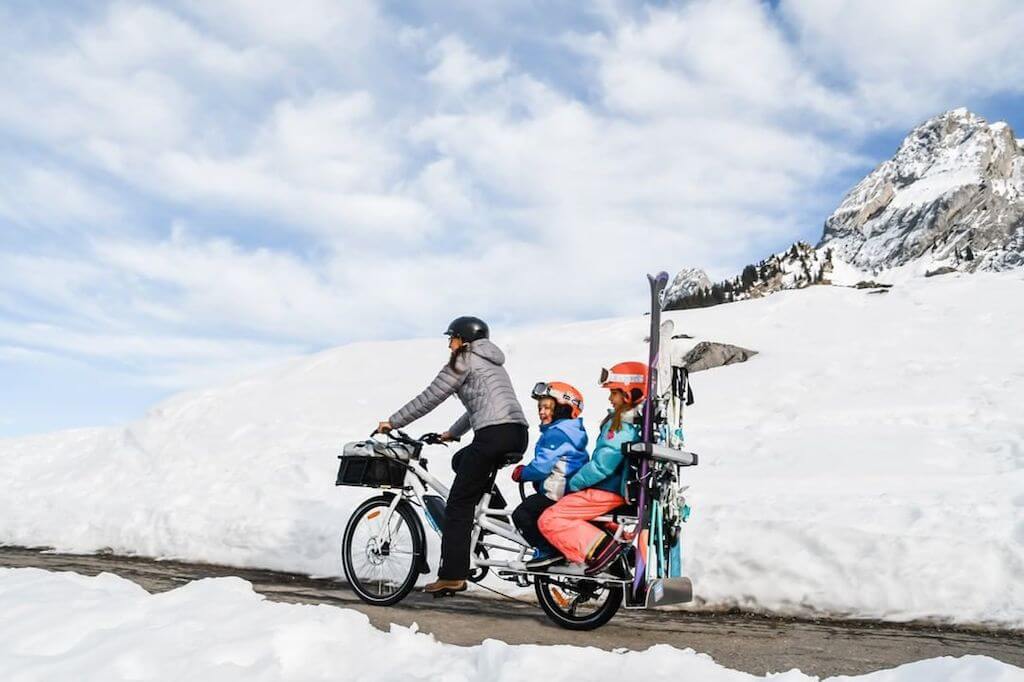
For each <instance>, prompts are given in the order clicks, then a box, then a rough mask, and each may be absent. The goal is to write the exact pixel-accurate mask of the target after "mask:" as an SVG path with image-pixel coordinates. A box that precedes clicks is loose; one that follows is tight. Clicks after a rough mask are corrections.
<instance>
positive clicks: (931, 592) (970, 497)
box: [0, 271, 1024, 656]
mask: <svg viewBox="0 0 1024 682" xmlns="http://www.w3.org/2000/svg"><path fill="white" fill-rule="evenodd" d="M641 285H642V284H641ZM1022 300H1024V273H1022V272H1021V271H1014V272H1009V273H1002V274H989V273H985V274H975V275H970V276H965V275H948V276H945V277H938V278H930V279H914V280H909V281H907V282H904V283H902V284H900V285H898V286H896V287H894V288H893V289H892V290H890V291H889V292H888V293H881V294H879V293H870V292H868V291H862V290H854V289H848V288H840V287H825V286H818V287H810V288H807V289H803V290H799V291H787V292H782V293H779V294H776V295H773V296H770V297H767V298H763V299H757V300H751V301H745V302H741V303H735V304H730V305H725V306H716V307H714V308H705V309H697V310H687V311H679V312H674V313H671V314H670V315H669V316H670V317H671V318H672V319H674V320H675V323H676V330H677V332H685V333H686V334H690V335H692V336H693V337H694V339H692V340H685V339H680V340H679V341H677V342H676V345H675V346H674V348H673V349H672V352H673V355H675V356H677V357H678V356H680V355H681V354H682V353H684V352H685V351H686V350H688V349H689V348H690V347H691V346H692V345H693V344H695V343H696V342H698V341H701V340H711V341H720V342H725V343H733V344H737V345H740V346H743V347H746V348H751V349H754V350H757V351H759V354H758V355H757V356H756V357H755V358H754V359H753V360H751V361H749V362H746V363H743V364H739V365H732V366H728V367H723V368H718V369H713V370H710V371H707V372H702V373H699V374H696V375H694V377H693V382H694V389H695V392H696V399H697V402H696V404H695V405H694V406H693V407H692V408H690V409H689V412H688V415H687V419H688V424H689V426H688V434H687V435H688V441H689V447H691V448H692V449H693V450H695V451H697V452H699V453H700V454H701V464H700V466H698V467H694V468H692V469H690V470H689V476H690V479H691V480H690V481H689V483H690V484H691V485H692V488H691V490H690V491H689V492H688V494H687V495H688V500H689V502H690V504H691V506H692V507H693V510H694V513H693V516H692V517H691V520H690V522H689V523H688V524H687V526H686V528H685V557H686V558H685V561H686V569H687V573H688V574H689V575H691V576H692V578H693V580H694V585H695V593H696V598H697V601H696V603H695V604H694V605H693V606H692V608H701V609H720V608H728V607H742V608H744V609H750V610H755V611H766V612H773V613H781V614H801V615H812V614H830V615H835V616H847V617H858V618H881V619H885V620H891V621H905V620H909V619H927V620H932V621H943V622H957V623H984V624H989V625H993V626H1000V627H1012V628H1021V627H1024V581H1022V580H1021V576H1022V575H1024V419H1022V418H1021V410H1020V405H1021V404H1022V403H1024V315H1022V314H1021V313H1022V312H1024V309H1022V307H1021V301H1022ZM646 333H647V318H646V317H643V316H641V315H637V316H636V317H633V318H623V319H613V320H602V321H594V322H585V323H574V324H566V325H559V326H546V327H536V328H529V329H518V330H506V329H501V328H498V329H496V330H494V339H495V341H496V342H497V343H498V344H499V345H500V346H501V347H503V348H504V349H505V350H506V352H507V355H508V368H509V370H510V372H511V375H512V377H513V380H514V382H515V384H516V386H517V387H518V388H519V390H520V398H521V400H522V401H523V403H524V405H526V406H531V405H532V403H531V401H530V399H529V393H528V391H529V387H530V386H532V385H533V384H534V382H535V381H537V380H540V379H562V380H566V381H569V382H572V383H573V384H575V385H577V386H579V387H580V388H581V389H582V390H583V391H584V394H585V396H586V399H587V406H586V411H585V416H586V418H587V425H588V428H589V430H590V432H591V433H592V434H593V433H594V430H595V427H596V424H597V422H598V420H599V419H600V417H601V416H602V414H603V412H604V408H605V406H606V403H605V395H606V394H605V392H603V391H601V390H600V389H599V388H598V387H597V385H596V383H597V375H598V370H599V368H600V367H602V366H608V365H610V364H611V363H614V362H616V361H620V360H628V359H642V358H643V357H644V356H645V355H644V354H645V349H646V345H645V343H644V338H645V336H646ZM446 353H447V350H446V348H445V342H444V338H443V337H442V336H440V335H438V337H437V338H430V339H419V340H411V341H394V342H385V343H356V344H352V345H348V346H344V347H341V348H337V349H333V350H329V351H325V352H322V353H319V354H317V355H313V356H310V357H306V358H301V359H297V360H294V361H292V362H290V363H288V364H286V365H284V366H282V367H280V368H278V369H276V370H274V371H270V372H264V373H262V374H259V375H256V376H253V377H251V378H249V379H247V380H245V381H240V382H237V383H233V384H230V385H226V386H220V387H216V388H210V389H207V390H202V391H196V392H192V393H188V394H183V395H179V396H177V397H174V398H172V399H170V400H168V401H166V402H164V403H163V404H161V405H159V406H157V407H155V408H153V409H152V410H151V411H150V413H149V414H148V415H147V416H146V417H145V418H144V419H141V420H139V421H138V422H135V423H132V424H129V425H128V426H126V427H124V428H117V429H91V430H79V431H70V432H65V433H55V434H50V435H45V436H39V437H33V438H22V439H8V440H4V441H0V480H3V481H4V494H3V495H2V496H0V542H5V543H11V544H22V545H50V546H54V547H56V548H58V549H61V550H70V551H93V550H98V549H102V548H109V549H112V550H114V551H117V552H122V553H138V554H143V555H149V556H157V557H177V558H184V559H193V560H205V561H212V562H219V563H228V564H234V565H242V566H255V567H266V568H272V569H283V570H291V571H300V572H305V573H309V574H315V575H322V576H323V575H327V576H333V575H339V574H340V567H339V565H338V560H337V557H338V553H339V539H340V535H341V531H342V529H343V527H344V524H345V522H346V519H347V517H348V513H349V511H350V510H351V509H352V508H353V506H354V505H355V504H357V503H358V502H359V501H361V500H362V499H364V498H366V497H368V496H370V495H372V494H373V491H370V490H363V489H358V488H335V487H334V485H333V483H334V477H335V472H336V466H337V460H336V458H335V455H336V454H337V453H338V452H340V449H341V445H342V443H343V442H345V441H347V440H353V439H359V438H364V437H366V435H367V434H368V433H369V432H370V430H371V429H372V428H373V427H374V426H375V424H376V422H377V421H378V420H380V419H384V418H386V417H387V415H389V414H390V413H391V412H392V411H393V410H394V409H395V408H397V407H398V406H399V405H401V404H402V403H403V402H404V401H405V400H407V399H408V398H410V397H411V396H412V395H414V393H415V392H417V391H419V390H420V389H421V388H422V387H423V386H425V385H426V384H427V382H428V381H429V380H430V379H431V378H432V377H433V375H434V373H435V372H436V371H437V369H438V368H439V367H440V365H441V364H442V363H443V362H444V360H445V357H446ZM458 413H459V412H458V407H457V404H456V401H454V400H453V401H450V404H447V405H445V406H444V407H443V408H442V409H441V410H439V411H438V412H437V413H435V414H432V415H430V416H429V417H428V418H425V419H424V420H422V423H417V424H416V425H415V427H416V428H414V429H413V431H414V432H415V433H421V432H423V431H427V430H440V429H443V428H445V427H447V426H448V425H449V424H450V423H451V421H452V420H453V419H454V418H455V417H456V416H457V414H458ZM534 434H536V430H534ZM433 450H435V451H437V452H435V453H434V454H432V455H431V456H430V460H431V468H432V469H433V470H435V471H438V472H445V473H446V475H448V457H449V453H447V452H446V451H444V450H443V448H433ZM500 480H501V481H502V485H503V486H504V487H505V492H506V494H507V496H508V497H510V498H512V497H513V496H515V493H514V492H513V491H514V488H513V486H512V484H511V481H509V479H508V473H507V472H503V473H502V475H501V479H500ZM432 552H433V554H432V556H431V565H432V566H435V567H436V561H437V559H436V541H434V545H433V546H432ZM195 589H206V588H195ZM154 599H157V598H154ZM168 599H174V598H173V597H169V598H168ZM154 603H156V602H154ZM268 608H269V607H268ZM310 613H313V611H310ZM336 617H337V618H342V616H336ZM349 617H350V616H344V618H349ZM351 617H352V618H355V616H351ZM651 655H652V656H660V655H669V654H661V653H658V654H651ZM671 655H673V656H675V655H676V654H671Z"/></svg>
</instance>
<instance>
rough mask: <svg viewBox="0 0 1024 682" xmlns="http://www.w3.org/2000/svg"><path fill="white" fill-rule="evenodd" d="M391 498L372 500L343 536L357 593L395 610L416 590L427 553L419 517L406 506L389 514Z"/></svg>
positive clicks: (344, 564)
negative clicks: (396, 606)
mask: <svg viewBox="0 0 1024 682" xmlns="http://www.w3.org/2000/svg"><path fill="white" fill-rule="evenodd" d="M390 506H391V497H389V496H385V495H381V496H379V497H373V498H370V499H369V500H366V501H365V502H363V503H362V504H361V505H359V506H358V507H357V508H356V510H355V511H354V512H353V513H352V517H351V518H350V519H349V520H348V525H347V526H345V534H344V535H343V536H342V547H341V561H342V568H343V569H344V571H345V578H346V579H347V580H348V583H349V585H351V586H352V590H353V591H354V592H355V593H356V596H358V597H359V598H360V599H361V600H363V601H364V602H366V603H367V604H373V605H375V606H391V605H392V604H397V603H398V602H400V601H402V600H403V599H405V597H406V596H407V595H408V594H409V593H410V592H412V589H413V588H414V587H415V586H416V579H417V578H418V577H419V574H420V571H419V568H420V562H421V559H422V557H423V554H424V552H425V551H426V547H425V546H424V545H425V543H424V540H423V537H424V533H423V529H422V525H421V524H420V520H419V517H418V516H416V512H415V511H414V510H413V508H412V506H411V505H409V503H408V502H406V501H405V500H400V501H399V502H398V506H397V507H396V508H395V511H394V513H392V514H390V517H389V514H388V508H389V507H390Z"/></svg>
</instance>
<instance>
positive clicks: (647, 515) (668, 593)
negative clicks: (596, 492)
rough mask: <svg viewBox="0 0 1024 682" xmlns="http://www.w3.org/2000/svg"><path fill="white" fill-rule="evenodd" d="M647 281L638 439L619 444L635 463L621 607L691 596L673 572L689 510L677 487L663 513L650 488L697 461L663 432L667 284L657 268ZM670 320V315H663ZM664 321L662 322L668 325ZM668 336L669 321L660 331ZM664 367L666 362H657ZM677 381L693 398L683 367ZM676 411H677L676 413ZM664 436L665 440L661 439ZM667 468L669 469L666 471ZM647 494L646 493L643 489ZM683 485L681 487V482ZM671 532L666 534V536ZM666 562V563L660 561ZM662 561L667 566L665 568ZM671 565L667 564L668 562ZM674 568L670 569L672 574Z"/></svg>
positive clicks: (677, 438) (671, 377)
mask: <svg viewBox="0 0 1024 682" xmlns="http://www.w3.org/2000/svg"><path fill="white" fill-rule="evenodd" d="M647 280H648V283H649V284H650V294H651V316H650V323H651V330H650V336H649V337H648V341H649V349H648V350H649V353H648V362H647V369H648V373H647V395H646V397H645V399H644V405H643V429H642V431H641V440H639V441H636V442H633V443H626V444H624V445H623V446H622V453H623V455H625V456H629V457H632V458H633V461H634V462H635V463H636V465H635V469H634V470H635V472H636V481H637V483H638V486H637V488H638V489H637V493H636V504H637V533H636V540H635V543H636V544H635V546H634V549H635V558H634V571H633V580H632V584H631V585H628V586H627V588H631V589H626V591H625V592H626V594H625V597H626V599H625V606H626V608H634V609H638V608H650V607H652V606H667V605H669V604H683V603H686V602H689V601H691V600H692V599H693V583H692V581H691V580H690V578H688V577H685V576H682V575H680V574H679V573H676V572H675V570H679V571H680V572H681V561H682V557H681V555H680V554H679V551H680V550H679V539H678V538H679V536H678V533H679V532H680V531H679V526H678V524H681V523H682V522H684V521H686V519H687V517H688V516H689V507H687V506H686V505H685V499H684V498H682V497H681V495H679V491H678V490H677V491H676V492H675V493H674V494H671V495H669V496H668V498H667V499H668V500H670V502H669V504H670V506H671V507H676V506H677V505H678V515H670V516H668V517H666V516H665V513H666V512H665V502H666V498H665V497H664V496H663V495H662V494H661V492H660V491H658V492H656V491H655V488H654V487H652V486H653V485H655V481H656V480H663V477H664V475H665V474H666V473H668V475H669V476H670V477H672V480H673V481H674V483H676V484H678V480H679V479H678V475H679V471H680V469H681V468H682V467H688V466H695V465H696V464H697V462H698V461H699V457H698V456H697V454H696V453H693V452H688V451H686V450H683V449H681V448H679V447H678V446H679V445H681V444H682V432H681V431H679V432H678V433H675V432H673V433H672V434H668V435H667V434H665V433H663V431H664V430H665V429H664V423H665V421H666V417H667V416H668V415H667V414H666V412H667V407H668V406H667V405H666V404H665V403H664V402H663V400H662V396H661V392H660V391H659V388H660V387H659V374H661V373H662V372H659V368H660V367H661V362H662V360H663V359H662V358H661V357H660V355H661V352H662V351H665V350H667V347H666V348H661V336H662V332H663V331H666V330H665V329H663V328H662V322H661V297H662V294H663V293H664V291H665V287H666V286H667V284H668V274H667V273H665V272H660V273H658V274H657V275H647ZM668 322H670V321H668ZM668 322H666V324H667V325H668ZM666 334H667V336H668V337H669V338H670V337H671V326H669V327H668V330H667V331H666ZM664 361H667V362H669V363H671V357H667V358H664ZM663 369H666V368H663ZM667 369H669V372H668V376H666V377H664V380H665V381H671V382H672V386H673V387H674V386H675V382H676V381H678V379H677V378H676V376H675V371H674V368H667ZM683 371H684V374H683V377H682V381H683V382H684V385H685V386H686V388H685V389H684V392H683V394H682V396H681V398H682V401H683V404H684V405H688V404H691V403H692V402H693V399H692V393H689V386H688V384H689V382H688V381H687V379H688V377H686V375H685V370H683ZM679 416H680V417H681V414H680V415H679ZM666 440H668V442H667V443H666V442H665V441H666ZM669 472H671V473H669ZM649 488H650V492H651V493H652V494H650V495H649V494H648V492H649V490H648V489H649ZM684 490H685V488H684ZM666 519H669V520H670V521H669V523H670V524H671V525H670V532H671V533H673V534H674V537H675V540H674V544H672V543H669V542H666V536H665V528H664V527H663V524H664V522H665V521H666ZM670 537H671V536H670ZM666 562H667V563H666ZM666 565H668V566H669V567H670V568H669V570H665V567H666ZM673 565H674V566H675V567H676V568H675V569H674V568H671V567H672V566H673ZM673 573H674V575H673Z"/></svg>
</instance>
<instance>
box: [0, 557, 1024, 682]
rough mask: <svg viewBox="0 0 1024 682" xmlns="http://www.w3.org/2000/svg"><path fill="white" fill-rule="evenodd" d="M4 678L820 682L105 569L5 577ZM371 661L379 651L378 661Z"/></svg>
mask: <svg viewBox="0 0 1024 682" xmlns="http://www.w3.org/2000/svg"><path fill="white" fill-rule="evenodd" d="M0 612H2V613H3V614H4V615H5V616H6V617H5V618H3V619H0V670H3V671H4V672H5V675H4V679H5V680H26V681H28V680H75V681H76V682H87V681H93V680H95V681H102V682H114V681H116V680H189V681H190V682H207V681H209V682H230V681H232V680H239V681H244V682H270V681H272V680H274V681H277V680H280V681H287V680H296V681H299V680H301V681H302V682H315V681H316V680H330V681H332V682H333V681H335V680H360V681H364V682H374V681H383V680H387V681H389V682H390V681H393V680H445V681H446V682H462V681H463V680H466V681H473V682H476V680H494V681H500V682H519V681H522V682H534V681H535V680H537V679H544V680H550V681H551V682H560V681H562V680H579V679H580V678H581V671H586V679H587V680H589V681H590V682H601V681H603V680H615V681H618V680H623V679H642V680H647V681H649V682H661V681H666V682H667V681H669V680H672V681H673V682H676V681H678V680H701V682H739V681H741V680H742V681H753V680H764V679H774V680H785V681H786V682H817V680H818V678H817V677H812V676H809V675H805V674H803V673H801V672H800V671H798V670H793V671H789V672H788V673H785V674H783V675H768V676H765V677H758V676H755V675H749V674H747V673H742V672H739V671H736V670H730V669H728V668H725V667H723V666H721V665H719V664H717V663H715V662H714V661H713V660H712V659H711V657H710V656H707V655H706V654H698V653H696V652H694V651H693V649H686V650H684V651H680V650H679V649H674V648H672V647H670V646H666V645H660V646H654V647H651V648H650V649H648V650H647V651H636V652H624V653H618V652H611V651H602V650H600V649H597V648H595V647H574V646H557V647H553V646H535V645H518V646H515V645H509V644H505V643H504V642H498V641H495V640H493V639H489V640H485V641H484V642H483V644H480V645H479V646H474V647H460V646H448V645H445V644H441V643H440V642H437V641H436V640H434V638H433V637H432V636H430V635H427V634H421V633H418V632H416V629H415V628H403V627H398V626H392V629H391V631H390V632H382V631H380V630H377V629H376V628H374V627H372V626H371V625H370V623H369V620H368V619H367V617H366V616H364V615H362V614H361V613H358V612H357V611H353V610H351V609H339V608H335V607H331V606H305V605H298V604H281V603H275V602H270V601H265V600H264V599H263V597H261V596H260V595H258V594H256V593H255V592H253V590H252V586H251V585H250V584H249V583H247V582H245V581H244V580H240V579H238V578H218V579H211V580H200V581H196V582H193V583H189V584H188V585H185V586H184V587H180V588H178V589H176V590H172V591H171V592H165V593H163V594H155V595H150V594H147V593H146V591H145V590H143V589H142V588H141V587H139V586H138V585H136V584H135V583H132V582H129V581H127V580H124V579H121V578H118V577H116V576H113V575H110V574H109V573H105V574H102V575H99V576H96V577H95V578H87V577H84V576H80V575H75V574H73V573H48V572H46V571H40V570H36V569H30V568H25V569H18V570H12V569H0ZM367 654H370V655H367ZM831 679H834V680H836V681H837V682H839V681H840V680H850V681H851V682H852V681H854V680H863V681H864V682H869V681H875V682H883V681H884V682H946V681H948V682H954V681H955V680H992V681H1003V682H1020V680H1022V679H1024V670H1021V669H1020V668H1018V667H1016V666H1012V665H1008V664H1006V663H1002V662H1000V661H997V660H995V659H992V658H987V657H984V656H964V657H962V658H949V657H943V658H933V659H930V660H926V661H918V662H916V663H911V664H908V665H903V666H900V667H898V668H893V669H891V670H885V671H879V672H876V673H871V674H868V675H864V676H857V677H843V678H831Z"/></svg>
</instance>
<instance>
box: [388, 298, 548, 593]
mask: <svg viewBox="0 0 1024 682" xmlns="http://www.w3.org/2000/svg"><path fill="white" fill-rule="evenodd" d="M445 334H446V335H447V336H448V337H449V341H448V348H449V349H450V350H451V357H450V358H449V360H448V363H447V364H445V366H444V367H443V368H441V371H440V372H439V373H438V375H437V376H436V377H435V378H434V380H433V382H431V384H430V385H429V386H427V388H426V389H424V391H423V392H422V393H420V394H419V395H418V396H416V397H415V398H413V399H412V400H410V401H409V402H408V403H406V404H405V405H404V406H403V407H402V408H401V409H399V410H398V411H397V412H395V413H394V414H393V415H391V417H389V418H388V420H387V421H383V422H380V424H379V425H378V427H377V428H378V431H381V432H387V431H390V430H391V429H400V428H404V427H405V426H407V425H408V424H411V423H412V422H414V421H416V420H417V419H419V418H420V417H423V416H424V415H426V414H427V413H429V412H430V411H431V410H433V409H435V408H436V407H437V406H439V405H440V404H441V403H443V402H444V401H445V400H446V399H448V398H449V397H451V395H452V394H457V395H458V396H459V400H460V401H462V404H463V405H464V406H465V408H466V413H465V414H463V415H462V416H461V417H460V418H459V419H458V420H457V421H456V422H455V423H454V424H453V425H452V426H451V428H450V429H448V431H446V432H444V433H442V434H441V439H442V440H444V441H451V440H455V439H456V438H458V437H459V436H461V435H462V434H464V433H466V431H468V430H469V429H470V428H472V429H473V442H471V443H470V444H469V445H467V446H466V447H464V448H462V449H461V450H459V451H458V452H456V453H455V455H454V456H453V457H452V468H453V469H454V470H455V481H454V482H453V483H452V487H451V491H450V493H449V494H448V501H447V504H446V506H445V526H444V533H443V535H442V537H441V565H440V567H439V569H438V571H437V580H436V581H434V582H432V583H430V584H429V585H427V586H426V587H425V588H424V591H425V592H427V593H429V594H433V595H435V596H442V595H445V594H453V593H455V592H462V591H463V590H465V589H466V578H468V577H469V555H470V547H469V543H470V536H471V532H472V528H473V513H474V510H475V509H476V505H477V504H478V503H479V502H480V498H482V497H483V495H484V493H486V492H487V491H488V490H489V489H490V488H491V486H492V485H493V482H494V476H495V473H496V472H497V470H498V469H499V468H501V467H502V466H504V464H505V457H506V456H507V455H509V454H511V453H519V454H522V453H524V452H526V446H527V444H528V440H529V439H528V434H527V421H526V416H525V415H524V413H523V408H522V407H521V406H520V405H519V401H518V400H517V399H516V394H515V391H514V390H513V389H512V382H511V380H510V379H509V376H508V372H506V371H505V368H504V367H503V366H502V365H503V364H504V362H505V354H504V353H502V352H501V350H500V349H499V348H498V347H497V346H495V345H494V344H493V343H492V342H491V341H490V338H489V337H490V330H489V329H488V327H487V324H486V323H484V321H483V320H481V319H479V318H476V317H459V318H456V319H455V320H452V323H451V324H450V325H448V330H447V331H446V332H445Z"/></svg>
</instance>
